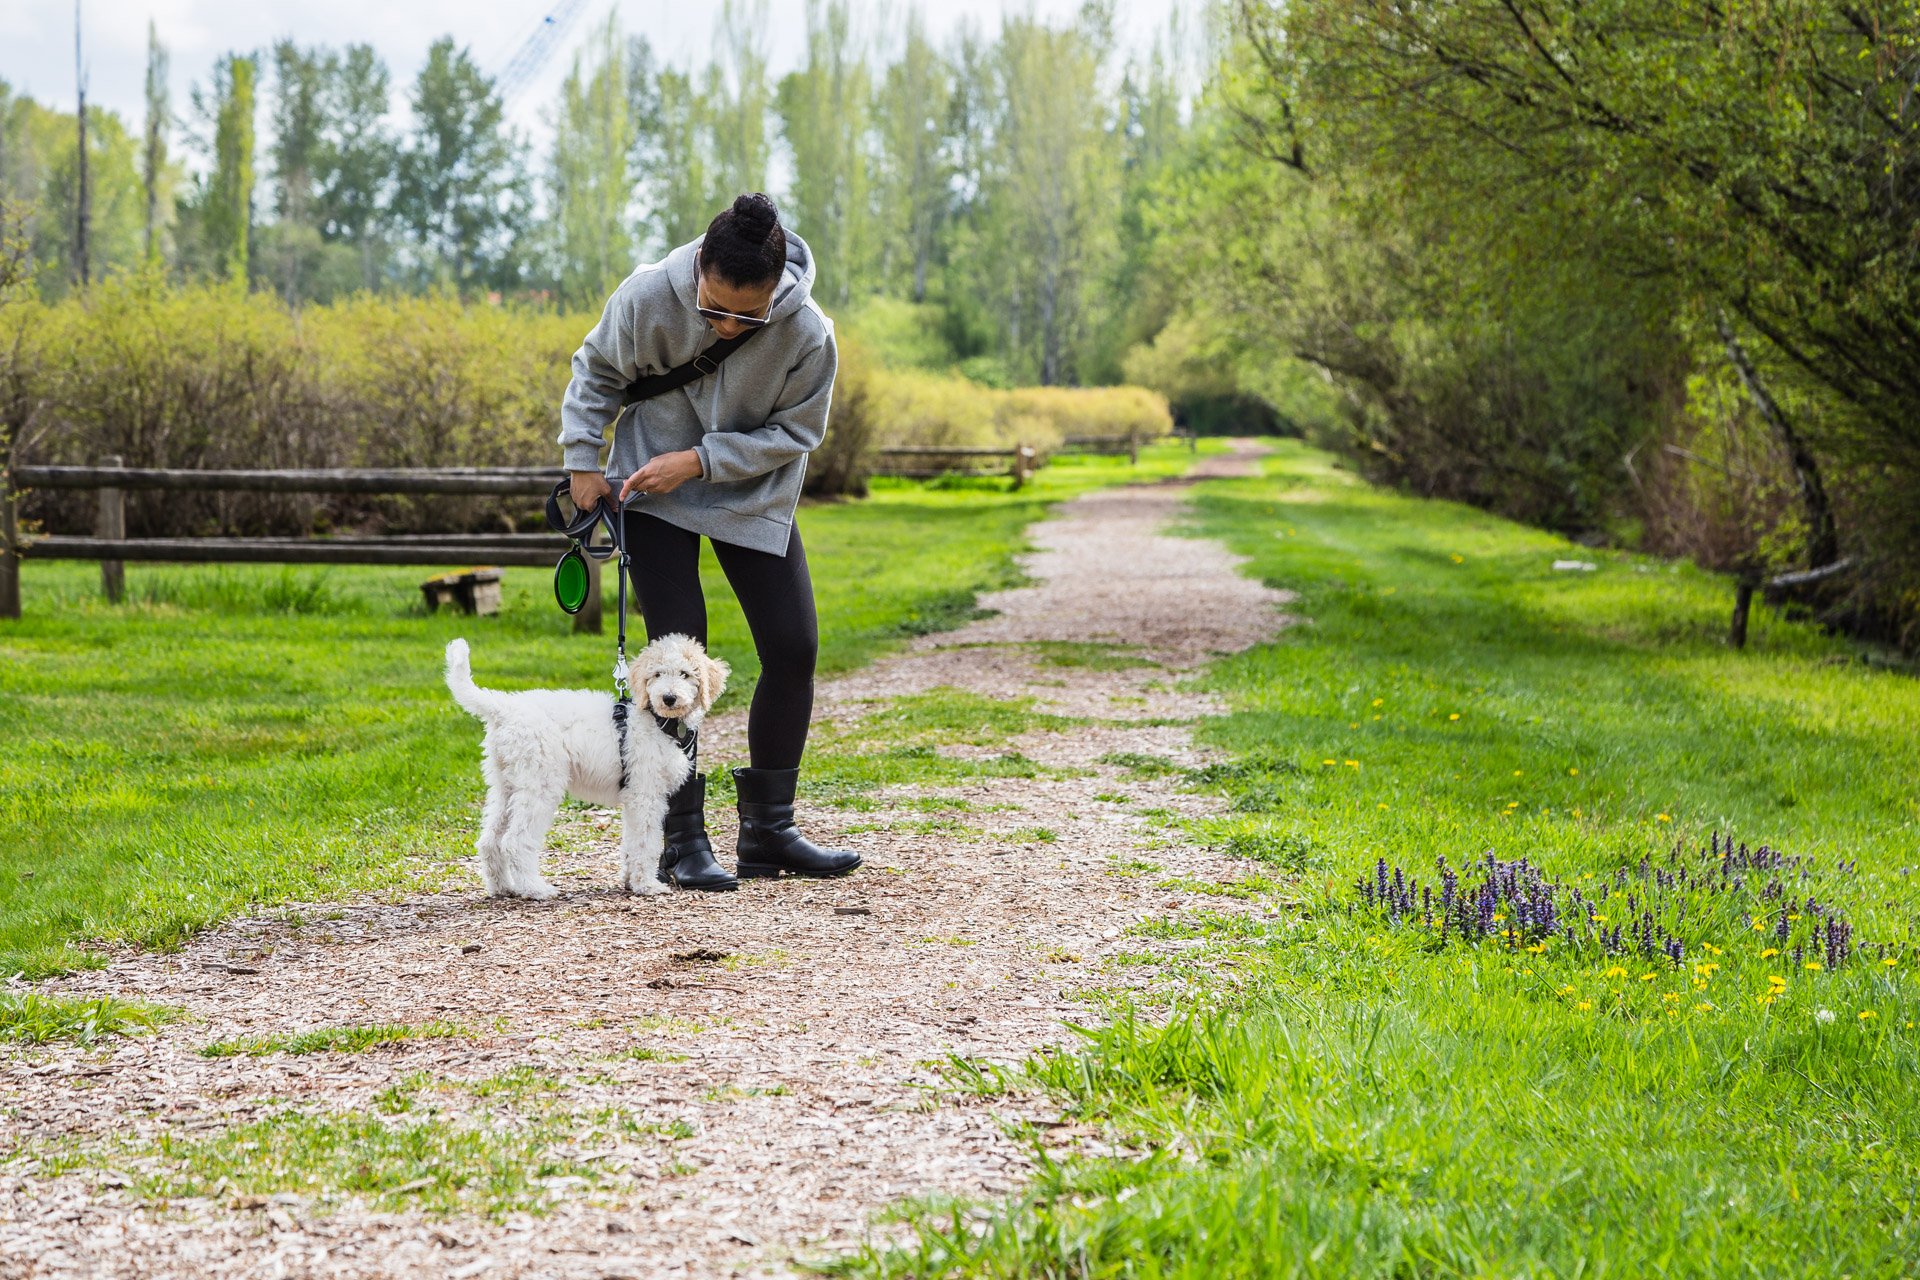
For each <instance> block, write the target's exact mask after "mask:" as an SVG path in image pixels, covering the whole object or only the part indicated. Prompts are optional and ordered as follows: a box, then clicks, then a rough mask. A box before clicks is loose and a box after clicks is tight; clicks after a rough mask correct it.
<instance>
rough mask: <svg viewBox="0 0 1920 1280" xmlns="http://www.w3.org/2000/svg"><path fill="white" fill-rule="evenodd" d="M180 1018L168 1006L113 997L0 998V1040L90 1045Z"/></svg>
mask: <svg viewBox="0 0 1920 1280" xmlns="http://www.w3.org/2000/svg"><path fill="white" fill-rule="evenodd" d="M179 1016H180V1011H179V1010H178V1009H175V1008H172V1007H171V1006H168V1005H152V1004H142V1003H139V1002H137V1001H132V1000H121V999H118V998H117V997H114V996H99V997H96V998H94V999H91V1000H88V999H82V998H78V997H74V996H43V995H40V994H38V993H36V992H28V993H26V994H24V995H0V1040H11V1041H13V1042H15V1043H16V1044H50V1043H53V1042H55V1041H61V1040H66V1041H72V1042H73V1043H75V1044H92V1043H93V1042H94V1041H96V1040H99V1039H101V1038H102V1037H104V1036H113V1035H129V1034H133V1033H136V1032H141V1031H152V1030H154V1029H155V1028H156V1027H159V1026H160V1025H161V1024H162V1023H167V1022H171V1021H173V1020H174V1019H175V1018H177V1017H179Z"/></svg>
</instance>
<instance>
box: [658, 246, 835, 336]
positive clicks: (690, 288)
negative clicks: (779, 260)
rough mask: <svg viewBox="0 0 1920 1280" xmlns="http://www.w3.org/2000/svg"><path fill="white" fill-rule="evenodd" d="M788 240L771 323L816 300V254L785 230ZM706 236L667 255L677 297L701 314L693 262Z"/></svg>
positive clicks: (776, 289)
mask: <svg viewBox="0 0 1920 1280" xmlns="http://www.w3.org/2000/svg"><path fill="white" fill-rule="evenodd" d="M781 230H782V231H785V232H786V236H787V265H786V266H785V267H784V268H782V269H781V272H780V283H779V284H778V285H777V286H776V287H775V288H774V291H773V311H772V313H771V314H770V315H769V316H768V322H769V323H771V322H772V321H775V320H784V319H786V318H787V317H788V316H790V315H792V314H794V313H795V312H796V311H798V310H800V308H802V307H804V306H806V305H807V300H808V299H809V298H811V297H812V296H813V277H814V267H813V250H811V249H809V248H807V242H806V241H805V240H802V239H801V238H800V237H799V236H797V235H795V234H793V232H792V231H790V230H788V229H787V228H785V227H782V228H781ZM706 238H707V237H706V236H705V234H702V235H701V236H699V237H698V238H697V239H695V240H692V241H689V242H688V243H686V244H683V245H681V246H680V247H679V248H678V249H675V250H674V251H673V252H672V253H670V254H668V255H667V264H666V265H667V278H668V279H669V280H671V281H672V282H673V294H674V296H675V297H676V298H678V299H680V301H681V302H682V303H684V304H685V305H686V308H687V310H689V311H691V312H693V313H694V314H696V315H698V314H699V307H700V301H699V299H700V295H699V291H698V289H697V288H696V287H695V285H694V279H693V259H694V255H696V254H697V253H699V252H700V245H701V243H702V242H704V241H705V240H706Z"/></svg>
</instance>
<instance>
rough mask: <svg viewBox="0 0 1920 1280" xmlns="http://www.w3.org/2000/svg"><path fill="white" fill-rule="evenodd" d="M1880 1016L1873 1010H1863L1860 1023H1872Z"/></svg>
mask: <svg viewBox="0 0 1920 1280" xmlns="http://www.w3.org/2000/svg"><path fill="white" fill-rule="evenodd" d="M1879 1016H1880V1015H1879V1014H1877V1013H1875V1012H1874V1011H1873V1010H1871V1009H1862V1010H1861V1011H1860V1021H1862V1022H1871V1021H1872V1020H1873V1019H1875V1018H1877V1017H1879Z"/></svg>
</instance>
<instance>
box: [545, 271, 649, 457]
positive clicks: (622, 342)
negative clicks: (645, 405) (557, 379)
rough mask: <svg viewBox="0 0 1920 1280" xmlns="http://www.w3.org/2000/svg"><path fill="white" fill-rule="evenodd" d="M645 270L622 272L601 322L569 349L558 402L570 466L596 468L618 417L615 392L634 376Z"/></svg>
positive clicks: (563, 454) (564, 451)
mask: <svg viewBox="0 0 1920 1280" xmlns="http://www.w3.org/2000/svg"><path fill="white" fill-rule="evenodd" d="M644 280H645V277H644V275H642V274H639V273H636V274H634V275H632V276H629V277H627V279H626V280H625V282H623V283H622V284H621V286H620V287H619V288H618V289H615V290H614V291H613V296H612V297H610V298H608V299H607V306H606V310H604V311H602V312H601V313H600V323H598V324H596V325H594V326H593V331H592V332H591V333H589V334H587V337H586V341H584V342H582V343H581V344H580V349H579V350H578V351H576V352H574V353H573V380H572V381H571V382H569V383H568V384H567V394H566V398H565V399H564V400H562V401H561V402H560V452H561V458H562V464H563V465H564V466H565V467H566V469H567V470H569V471H598V470H599V469H600V450H601V448H602V447H604V446H605V445H606V443H607V439H606V435H607V431H608V429H609V428H610V427H612V426H613V424H614V423H615V421H617V420H618V418H619V416H620V396H621V393H622V392H624V391H625V390H626V388H627V384H628V383H629V382H632V381H633V380H634V379H635V378H636V377H638V376H639V373H640V369H639V356H638V353H637V349H636V344H635V341H634V339H635V330H636V325H635V321H636V320H637V318H638V317H637V314H636V313H637V311H638V309H639V306H640V301H641V299H640V293H641V289H642V285H643V282H644Z"/></svg>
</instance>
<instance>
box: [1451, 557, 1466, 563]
mask: <svg viewBox="0 0 1920 1280" xmlns="http://www.w3.org/2000/svg"><path fill="white" fill-rule="evenodd" d="M1466 559H1467V558H1466V557H1465V556H1455V557H1454V558H1453V562H1454V563H1455V564H1464V563H1465V562H1466Z"/></svg>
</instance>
